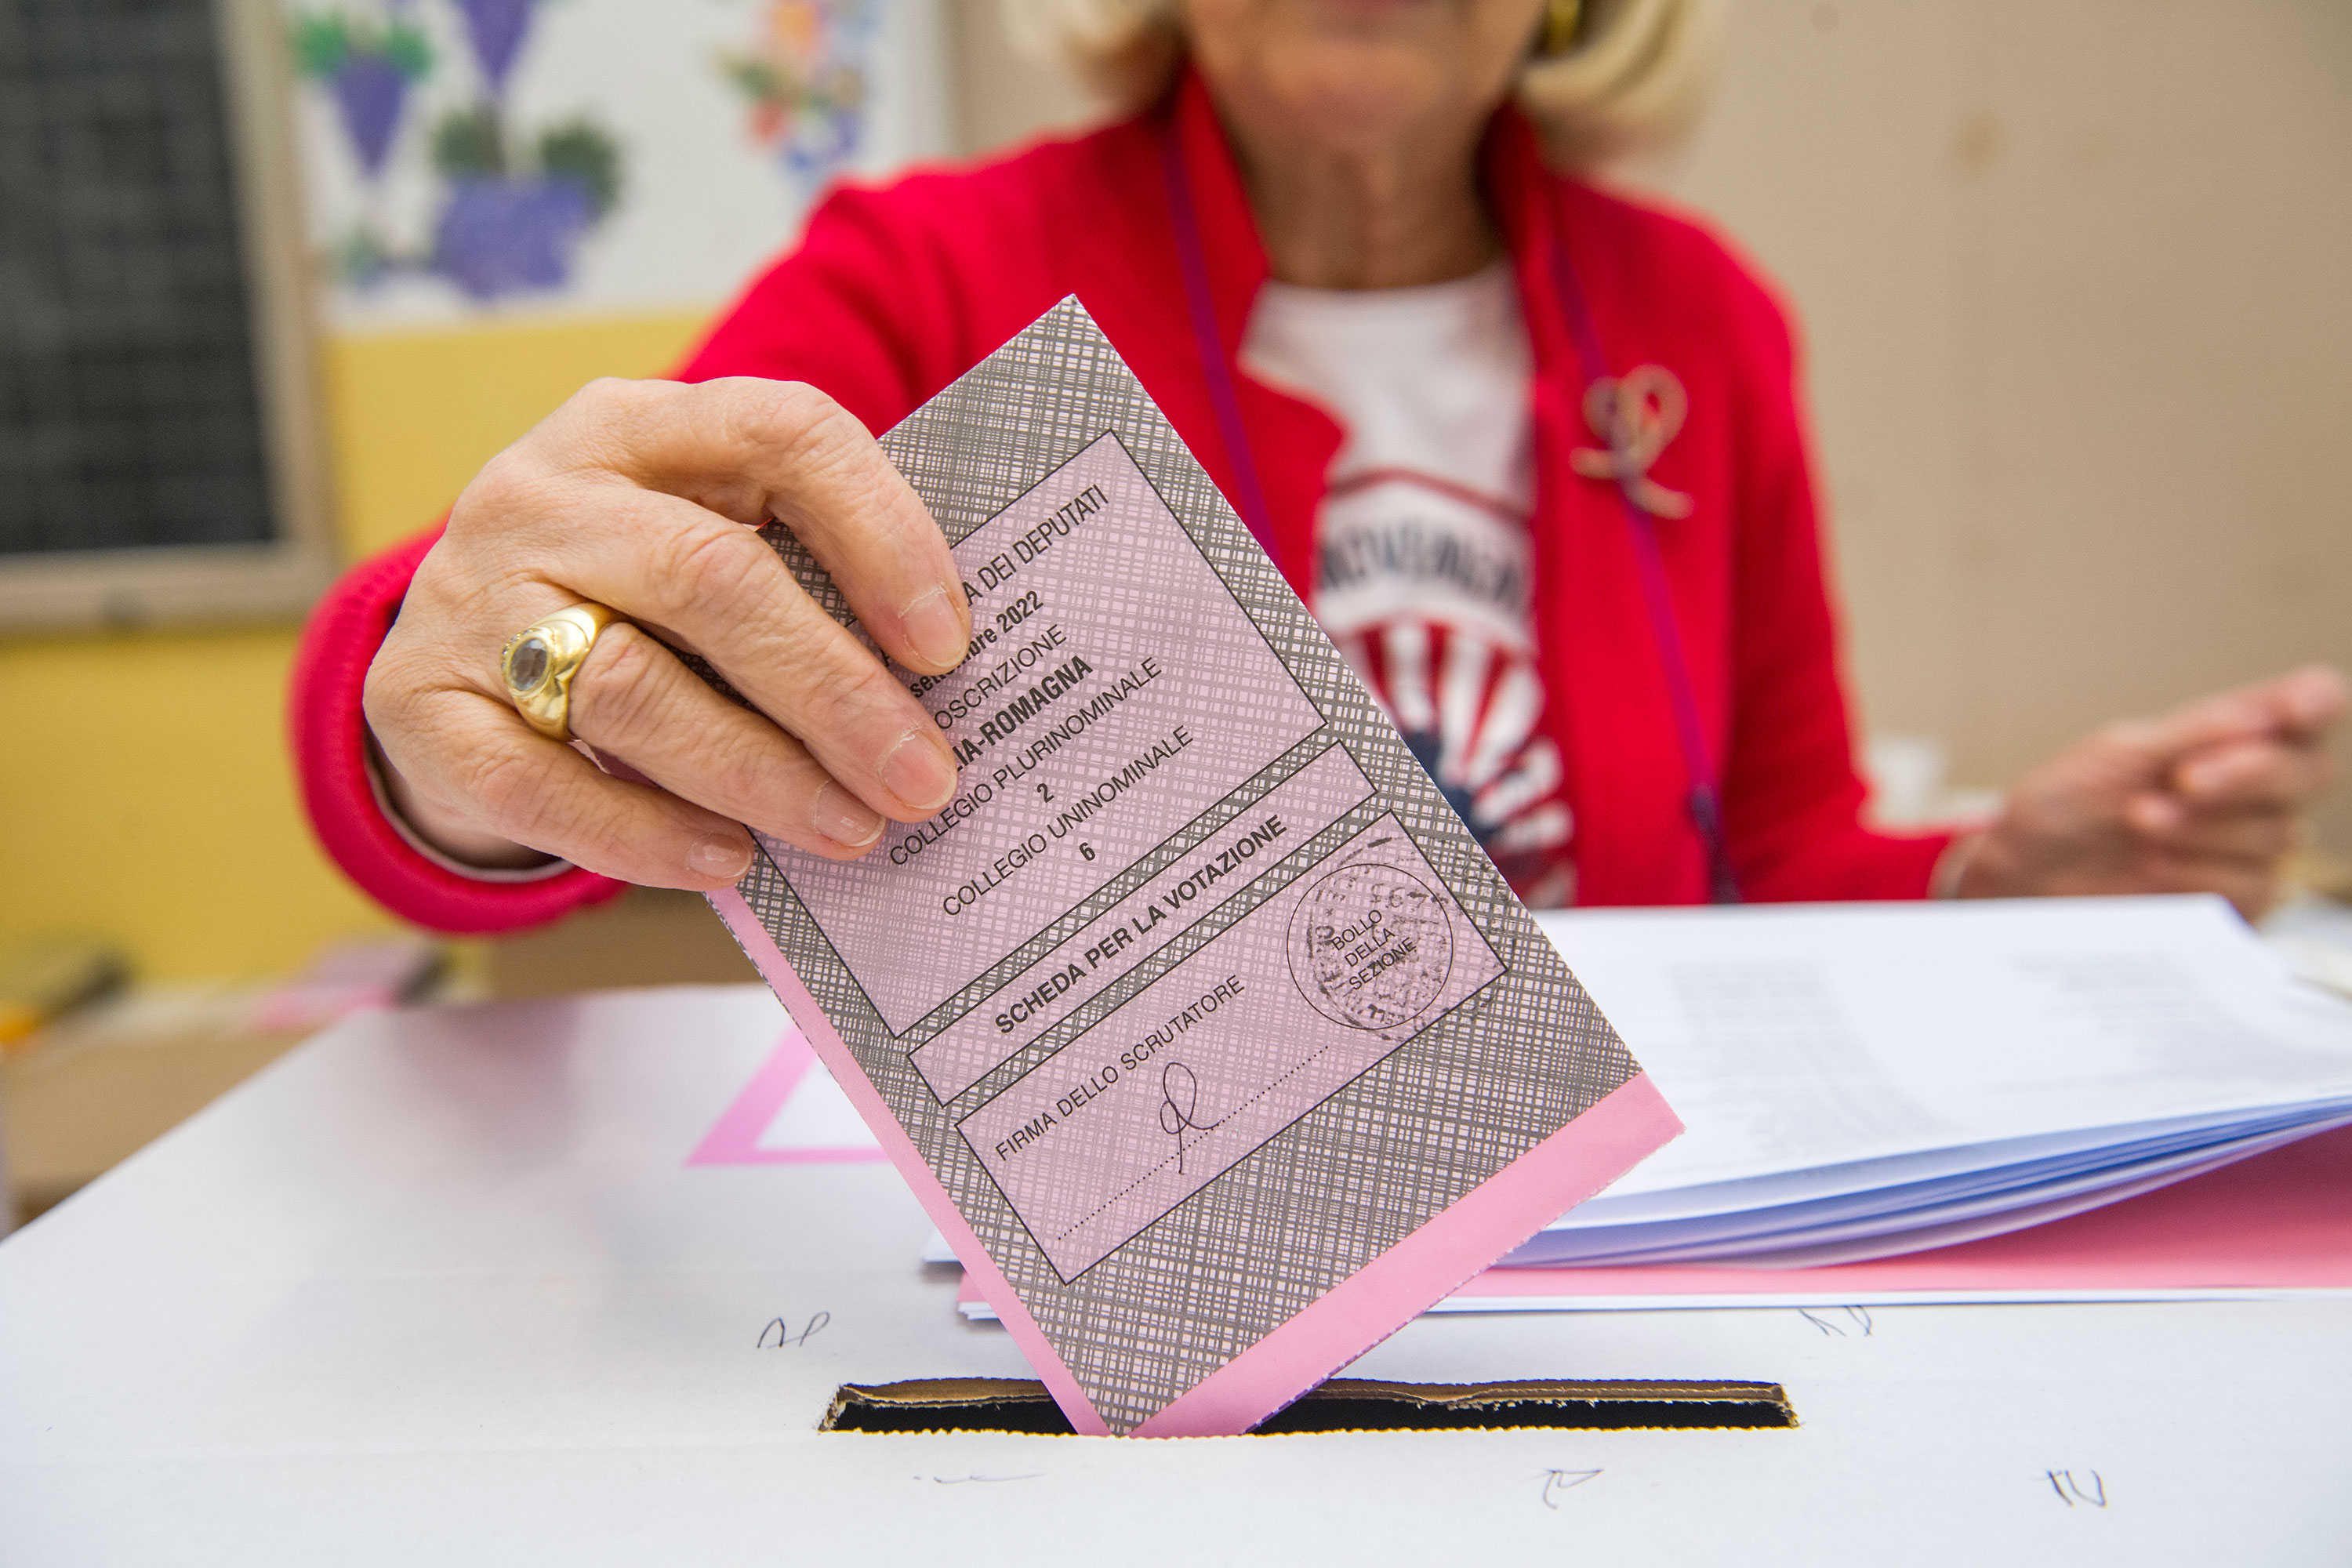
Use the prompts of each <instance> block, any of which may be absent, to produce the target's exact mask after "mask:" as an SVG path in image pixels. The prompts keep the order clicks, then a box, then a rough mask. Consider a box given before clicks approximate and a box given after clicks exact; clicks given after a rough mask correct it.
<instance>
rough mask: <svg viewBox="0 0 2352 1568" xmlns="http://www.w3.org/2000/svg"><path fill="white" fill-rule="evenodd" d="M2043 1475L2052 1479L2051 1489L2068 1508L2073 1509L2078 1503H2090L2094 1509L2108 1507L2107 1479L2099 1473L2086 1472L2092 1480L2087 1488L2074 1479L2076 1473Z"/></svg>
mask: <svg viewBox="0 0 2352 1568" xmlns="http://www.w3.org/2000/svg"><path fill="white" fill-rule="evenodd" d="M2042 1473H2043V1474H2044V1475H2047V1476H2048V1477H2049V1478H2050V1489H2051V1490H2052V1491H2053V1492H2056V1493H2057V1494H2058V1500H2059V1501H2060V1502H2063V1503H2064V1504H2065V1505H2066V1506H2067V1507H2068V1508H2073V1507H2074V1506H2075V1505H2076V1504H2077V1503H2088V1504H2089V1505H2090V1506H2091V1507H2093V1508H2105V1507H2106V1506H2107V1483H2106V1479H2105V1477H2103V1476H2101V1475H2100V1474H2099V1472H2098V1471H2096V1470H2085V1471H2084V1474H2085V1475H2087V1476H2089V1477H2090V1478H2091V1482H2090V1485H2089V1486H2087V1487H2086V1486H2084V1484H2083V1483H2082V1482H2081V1481H2078V1480H2076V1479H2074V1471H2072V1470H2045V1471H2043V1472H2042Z"/></svg>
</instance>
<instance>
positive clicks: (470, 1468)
mask: <svg viewBox="0 0 2352 1568" xmlns="http://www.w3.org/2000/svg"><path fill="white" fill-rule="evenodd" d="M781 1026H782V1013H781V1011H780V1010H779V1009H778V1008H777V1006H776V1005H775V1004H774V1002H773V1001H772V999H770V998H769V997H768V996H767V995H766V994H765V993H763V992H760V991H757V990H735V989H708V990H678V991H667V992H639V993H630V994H613V995H608V996H603V997H593V998H584V999H580V1000H576V1001H569V1002H560V1003H541V1004H530V1005H509V1006H502V1007H483V1008H472V1009H452V1010H442V1011H433V1010H426V1011H415V1012H409V1013H404V1014H393V1015H378V1016H370V1017H365V1018H362V1019H358V1020H355V1021H353V1022H352V1023H350V1024H347V1025H345V1026H342V1027H341V1028H340V1029H338V1030H336V1031H334V1032H332V1033H331V1034H330V1035H327V1036H325V1037H321V1038H320V1039H319V1040H318V1041H316V1042H314V1043H313V1044H311V1045H310V1046H308V1047H304V1048H303V1049H301V1050H299V1051H298V1052H296V1053H295V1054H294V1055H292V1056H291V1057H289V1058H287V1059H286V1060H285V1061H283V1062H281V1063H280V1064H279V1065H278V1066H277V1067H276V1068H272V1069H271V1070H269V1071H268V1073H266V1074H264V1075H263V1076H262V1077H261V1078H259V1079H257V1080H255V1081H254V1082H253V1083H251V1084H250V1085H248V1086H247V1087H246V1088H245V1089H240V1090H239V1091H237V1092H236V1094H234V1095H231V1096H230V1097H229V1098H227V1099H226V1100H223V1101H221V1102H220V1103H219V1104H217V1105H215V1107H214V1108H213V1109H211V1110H208V1111H206V1112H205V1114H203V1115H202V1116H199V1117H197V1118H196V1119H195V1120H194V1121H191V1122H190V1123H188V1124H187V1125H186V1126H184V1127H183V1128H181V1129H180V1130H179V1131H175V1132H173V1134H171V1135H170V1136H168V1137H166V1138H164V1139H163V1140H162V1141H161V1142H158V1143H157V1144H155V1145H154V1146H153V1147H152V1148H150V1149H149V1150H147V1151H146V1152H143V1153H142V1154H141V1155H139V1156H138V1157H137V1158H136V1159H134V1160H132V1161H131V1162H130V1163H127V1164H126V1165H124V1166H123V1167H121V1169H120V1170H118V1171H117V1172H115V1173H113V1174H111V1175H110V1176H108V1177H107V1178H106V1179H104V1180H103V1181H101V1182H100V1183H98V1184H95V1185H94V1186H92V1187H91V1188H89V1190H88V1191H86V1192H85V1193H83V1194H80V1195H79V1196H78V1197H76V1198H74V1199H73V1200H71V1201H70V1202H68V1203H67V1204H65V1205H62V1206H61V1207H60V1208H58V1209H57V1210H55V1211H53V1212H52V1213H51V1214H49V1215H47V1216H46V1217H44V1218H43V1219H41V1220H39V1221H37V1223H35V1224H34V1225H32V1226H27V1227H26V1229H25V1230H23V1231H21V1232H19V1233H18V1234H17V1235H16V1237H12V1238H11V1239H9V1240H8V1241H6V1242H5V1243H0V1563H5V1564H10V1565H14V1564H20V1563H22V1564H49V1563H173V1564H199V1563H236V1564H240V1565H244V1564H257V1563H320V1564H341V1563H423V1562H430V1563H499V1564H520V1563H565V1564H594V1563H697V1564H730V1563H762V1564H766V1563H820V1562H827V1561H836V1560H837V1561H841V1562H845V1563H898V1562H913V1561H917V1560H919V1559H920V1560H926V1561H932V1560H935V1561H939V1562H943V1563H952V1564H954V1565H956V1568H968V1565H979V1564H994V1563H1005V1564H1021V1565H1024V1568H1035V1565H1038V1564H1047V1563H1082V1562H1084V1563H1092V1562H1096V1561H1097V1560H1099V1561H1100V1562H1101V1563H1103V1564H1104V1568H1112V1565H1117V1568H1126V1565H1127V1564H1133V1563H1185V1564H1202V1563H1227V1562H1296V1563H1408V1562H1410V1563H1470V1562H1484V1561H1493V1562H1509V1563H1519V1562H1544V1563H1574V1562H1587V1561H1601V1560H1607V1561H1613V1562H1620V1563H1623V1562H1644V1563H1675V1564H1682V1563H1738V1564H1742V1565H1746V1568H1752V1565H1754V1564H1759V1563H1809V1564H1811V1563H2001V1564H2016V1563H2135V1564H2142V1563H2232V1564H2235V1563H2330V1564H2341V1563H2346V1562H2352V1302H2345V1301H2340V1300H2338V1301H2304V1302H2264V1303H2226V1304H2224V1303H2214V1304H2195V1305H2191V1304H2167V1305H2138V1306H2120V1307H2118V1306H2059V1307H2018V1306H2001V1307H1969V1308H1957V1307H1911V1308H1880V1309H1876V1310H1874V1311H1872V1312H1870V1313H1868V1314H1866V1315H1865V1314H1861V1313H1843V1312H1836V1311H1826V1312H1825V1311H1819V1310H1817V1311H1814V1312H1812V1313H1811V1314H1807V1313H1801V1312H1798V1311H1794V1310H1748V1311H1740V1310H1723V1311H1669V1312H1606V1313H1585V1314H1575V1315H1548V1316H1541V1317H1448V1318H1435V1319H1423V1320H1422V1321H1419V1322H1416V1323H1415V1324H1413V1325H1412V1326H1411V1327H1410V1328H1408V1329H1407V1330H1405V1331H1403V1332H1402V1333H1401V1334H1399V1335H1397V1336H1396V1337H1395V1338H1394V1339H1393V1340H1391V1341H1390V1342H1388V1343H1387V1344H1385V1345H1382V1346H1381V1347H1380V1348H1379V1349H1378V1350H1376V1351H1375V1352H1372V1354H1371V1355H1370V1356H1369V1357H1367V1358H1366V1359H1365V1360H1364V1361H1363V1362H1361V1363H1359V1364H1358V1366H1357V1368H1356V1369H1354V1370H1355V1371H1356V1372H1357V1373H1359V1374H1360V1375H1365V1376H1377V1377H1386V1378H1400V1379H1407V1380H1418V1381H1430V1382H1462V1381H1471V1380H1478V1379H1486V1378H1510V1377H1535V1376H1558V1377H1596V1378H1619V1377H1665V1378H1717V1377H1721V1378H1754V1379H1767V1380H1771V1381H1776V1382H1779V1383H1781V1384H1785V1385H1786V1386H1787V1389H1788V1391H1789V1394H1790V1399H1791V1401H1792V1402H1793V1404H1794V1405H1795V1407H1796V1410H1797V1413H1798V1415H1799V1417H1800V1418H1801V1421H1802V1423H1803V1425H1802V1426H1801V1427H1800V1428H1799V1429H1796V1430H1793V1431H1726V1432H1705V1431H1664V1432H1498V1433H1432V1434H1345V1435H1333V1436H1302V1437H1282V1438H1251V1437H1244V1438H1219V1439H1194V1440H1181V1441H1160V1442H1152V1441H1133V1440H1125V1441H1123V1440H1119V1439H1115V1438H1114V1439H1097V1438H1075V1437H1018V1436H979V1435H948V1436H875V1435H868V1434H851V1433H836V1434H821V1433H819V1432H817V1431H816V1430H815V1427H816V1424H817V1421H818V1419H819V1418H820V1416H821V1415H822V1414H823V1412H824V1407H825V1405H826V1403H827V1401H828V1400H829V1398H830V1397H831V1395H832V1393H833V1390H834V1389H835V1386H836V1385H837V1384H841V1383H843V1382H861V1383H870V1382H882V1381H887V1380H890V1379H895V1378H906V1377H935V1376H947V1375H999V1376H1023V1375H1026V1369H1025V1367H1024V1364H1023V1363H1022V1360H1021V1357H1020V1355H1019V1354H1018V1352H1016V1351H1015V1350H1014V1349H1013V1344H1012V1342H1010V1340H1009V1339H1007V1338H1006V1336H1005V1335H1004V1334H1003V1331H1000V1330H998V1329H996V1328H993V1327H991V1326H982V1325H971V1324H967V1323H965V1322H963V1321H961V1319H960V1318H959V1317H958V1315H957V1313H956V1312H955V1310H954V1306H953V1301H954V1295H955V1289H956V1281H955V1279H954V1278H953V1276H952V1275H951V1273H950V1272H948V1271H942V1270H937V1269H933V1270H929V1271H927V1270H925V1269H924V1268H922V1267H921V1266H920V1265H919V1264H918V1263H917V1261H916V1253H917V1251H918V1249H919V1247H920V1245H921V1243H922V1241H923V1238H924V1236H925V1234H926V1233H927V1231H928V1229H929V1226H928V1225H927V1223H926V1222H925V1220H924V1218H923V1216H922V1215H921V1213H920V1211H919V1209H918V1208H917V1207H916V1205H915V1204H914V1202H913V1200H912V1199H911V1198H910V1197H909V1196H908V1194H907V1192H906V1190H905V1188H904V1187H903V1185H902V1184H900V1183H899V1181H898V1177H897V1175H896V1174H895V1173H892V1171H891V1170H890V1169H889V1168H888V1167H887V1165H881V1164H844V1165H763V1166H727V1167H709V1166H702V1167H694V1168H688V1167H686V1166H685V1165H684V1163H683V1162H684V1160H685V1158H686V1156H687V1154H688V1152H690V1151H691V1150H692V1149H693V1148H694V1147H695V1146H696V1144H697V1142H698V1141H699V1139H700V1138H701V1136H702V1134H703V1133H704V1132H705V1131H707V1130H708V1129H709V1126H710V1124H711V1122H712V1121H714V1120H715V1119H716V1118H717V1117H718V1115H719V1112H720V1111H721V1110H723V1109H725V1107H726V1106H727V1105H728V1104H729V1103H730V1101H731V1100H733V1099H734V1097H735V1095H736V1093H737V1092H738V1091H739V1090H740V1089H741V1088H742V1087H743V1085H744V1083H745V1082H746V1080H747V1079H749V1078H750V1077H751V1074H752V1072H753V1071H754V1069H755V1068H757V1067H758V1066H759V1064H760V1063H761V1061H763V1060H764V1059H765V1058H766V1057H767V1055H768V1053H769V1051H770V1049H771V1048H772V1046H773V1043H774V1041H775V1038H776V1036H777V1034H778V1032H779V1030H780V1028H781ZM821 1312H822V1313H827V1314H830V1316H829V1318H828V1319H827V1321H825V1322H824V1326H823V1327H822V1328H820V1329H819V1330H818V1331H816V1332H814V1334H811V1335H808V1336H807V1337H806V1339H805V1342H803V1343H800V1344H796V1345H793V1346H789V1347H786V1348H782V1349H778V1348H775V1346H774V1343H773V1342H774V1339H775V1335H774V1334H773V1333H772V1332H771V1333H770V1334H769V1336H768V1338H769V1348H766V1349H759V1348H755V1344H756V1342H757V1341H758V1339H759V1337H760V1335H761V1331H762V1329H764V1328H765V1327H766V1326H767V1325H768V1324H769V1323H770V1322H771V1321H772V1320H775V1319H777V1318H780V1317H781V1318H783V1319H786V1320H788V1321H791V1322H793V1324H794V1325H795V1327H796V1328H797V1327H799V1326H800V1325H803V1324H805V1323H806V1322H807V1321H809V1320H810V1319H811V1318H813V1317H814V1316H815V1315H816V1314H818V1313H821ZM1586 1471H1597V1472H1598V1473H1597V1474H1595V1475H1593V1476H1592V1477H1591V1479H1587V1480H1584V1481H1583V1482H1582V1483H1581V1484H1578V1485H1575V1486H1572V1487H1570V1486H1565V1485H1564V1484H1563V1478H1569V1477H1573V1476H1575V1475H1577V1474H1579V1473H1581V1472H1586ZM2053 1472H2060V1473H2061V1479H2060V1480H2059V1481H2057V1482H2055V1483H2053ZM2066 1475H2071V1476H2072V1478H2073V1479H2074V1490H2075V1492H2076V1493H2078V1494H2080V1495H2079V1496H2078V1497H2077V1498H2075V1499H2074V1500H2070V1499H2069V1498H2068V1497H2067V1496H2066V1495H2064V1492H2065V1488H2064V1485H2063V1479H2064V1477H2065V1476H2066ZM2094 1476H2095V1478H2096V1479H2094ZM2101 1493H2103V1494H2104V1496H2105V1506H2104V1507H2101V1506H2097V1505H2096V1504H2095V1502H2094V1501H2091V1500H2085V1499H2089V1498H2095V1497H2096V1496H2097V1495H2100V1494H2101Z"/></svg>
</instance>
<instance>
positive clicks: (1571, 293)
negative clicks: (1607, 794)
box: [1160, 117, 1739, 904]
mask: <svg viewBox="0 0 2352 1568" xmlns="http://www.w3.org/2000/svg"><path fill="white" fill-rule="evenodd" d="M1160 173H1161V174H1162V175H1163V176H1164V177H1165V178H1166V180H1167V184H1168V205H1169V211H1170V215H1171V217H1172V218H1173V220H1174V225H1175V230H1176V258H1177V263H1178V265H1179V267H1180V268H1181V270H1182V272H1183V275H1184V296H1185V302H1186V304H1187V306H1188V307H1189V309H1190V313H1191V317H1192V342H1193V346H1194V348H1195V349H1196V350H1197V351H1198V352H1199V354H1200V358H1201V370H1202V374H1203V375H1204V376H1205V377H1206V378H1207V380H1208V384H1209V403H1210V405H1211V407H1212V408H1213V409H1214V410H1215V413H1216V416H1217V429H1218V434H1219V435H1220V436H1221V437H1223V440H1224V444H1225V456H1226V458H1228V459H1229V460H1230V461H1231V462H1232V464H1233V468H1234V487H1235V488H1236V489H1239V490H1240V491H1241V494H1240V495H1239V496H1237V497H1236V498H1234V499H1235V500H1237V501H1238V502H1239V503H1240V504H1239V508H1238V510H1240V512H1241V514H1242V521H1244V522H1245V523H1247V524H1248V525H1249V531H1250V532H1251V533H1253V534H1255V535H1256V537H1257V542H1258V543H1259V544H1260V545H1262V546H1264V547H1265V552H1266V553H1267V554H1269V555H1272V554H1273V553H1274V531H1273V527H1272V522H1271V519H1270V518H1269V516H1268V514H1267V511H1266V506H1265V491H1264V490H1263V489H1260V488H1259V485H1258V478H1257V463H1256V460H1255V457H1254V456H1253V454H1252V452H1251V450H1250V443H1249V432H1248V430H1247V429H1246V428H1244V426H1243V424H1242V408H1241V399H1240V397H1239V396H1238V395H1236V394H1235V392H1234V376H1233V369H1232V367H1231V366H1230V365H1228V364H1227V363H1225V347H1224V342H1223V339H1222V338H1221V337H1220V336H1219V335H1218V332H1217V315H1216V307H1215V302H1214V300H1213V296H1212V294H1211V292H1210V289H1209V261H1208V256H1207V254H1206V252H1205V250H1204V249H1203V247H1202V240H1201V225H1200V218H1199V216H1198V214H1197V213H1196V212H1195V211H1194V210H1193V206H1192V185H1191V183H1190V182H1189V181H1188V180H1187V179H1186V177H1185V173H1184V156H1183V150H1182V148H1181V146H1179V145H1178V143H1177V140H1176V126H1175V121H1174V120H1173V118H1172V117H1171V118H1169V119H1165V120H1162V121H1160ZM1551 239H1552V245H1551V258H1552V275H1553V281H1554V284H1555V286H1556V287H1557V288H1558V289H1559V295H1560V300H1561V303H1562V305H1563V307H1564V308H1565V310H1567V313H1568V324H1569V333H1570V336H1571V337H1573V338H1574V339H1575V340H1576V352H1577V357H1578V358H1579V360H1580V361H1581V362H1582V364H1583V368H1584V377H1585V382H1586V384H1588V385H1590V384H1591V383H1593V382H1595V381H1599V380H1601V379H1602V378H1604V377H1606V376H1607V374H1608V366H1607V362H1606V361H1604V360H1603V359H1602V358H1601V348H1600V342H1599V338H1598V337H1597V335H1596V334H1595V333H1594V331H1593V330H1592V321H1591V317H1590V316H1589V315H1588V314H1587V313H1586V311H1585V307H1584V294H1583V291H1582V290H1581V289H1580V288H1579V287H1578V285H1577V280H1576V274H1575V271H1574V270H1573V269H1572V268H1570V266H1569V261H1568V251H1567V245H1566V240H1565V237H1564V236H1562V235H1561V234H1560V233H1559V230H1558V228H1557V227H1555V229H1554V231H1553V233H1552V236H1551ZM1618 499H1619V500H1620V501H1621V502H1622V506H1623V510H1624V514H1625V520H1626V521H1627V523H1628V525H1629V526H1630V527H1631V528H1632V529H1633V554H1634V558H1635V560H1636V561H1637V562H1638V563H1639V568H1640V574H1641V578H1642V596H1643V601H1644V602H1645V603H1646V605H1647V606H1648V609H1649V619H1650V633H1651V636H1652V637H1654V638H1655V639H1656V642H1657V645H1658V658H1659V662H1660V663H1661V664H1663V665H1664V668H1665V675H1666V692H1667V697H1668V700H1670V701H1671V702H1672V703H1673V705H1674V710H1675V735H1676V737H1677V739H1678V740H1679V742H1681V748H1682V753H1683V765H1684V767H1685V769H1686V770H1687V771H1688V773H1689V774H1690V780H1691V785H1690V797H1689V807H1690V816H1691V823H1692V825H1693V826H1696V828H1697V829H1698V835H1699V838H1700V840H1701V841H1702V842H1703V843H1704V844H1705V846H1706V858H1707V872H1708V879H1709V883H1710V887H1709V892H1710V894H1711V896H1712V897H1713V899H1714V900H1715V901H1716V902H1717V903H1719V904H1736V903H1738V902H1739V884H1738V879H1736V878H1735V877H1734V876H1733V875H1732V871H1731V859H1730V857H1729V856H1728V855H1727V853H1726V852H1725V849H1724V839H1723V813H1722V809H1721V805H1720V798H1719V796H1718V795H1717V789H1716V784H1715V772H1714V769H1713V768H1712V767H1711V766H1710V764H1709V763H1708V761H1707V755H1706V733H1705V730H1704V728H1703V727H1702V725H1701V724H1700V722H1699V713H1698V697H1697V694H1696V690H1695V689H1693V687H1692V685H1691V679H1690V666H1689V664H1688V662H1687V661H1686V660H1685V658H1684V656H1683V643H1682V634H1681V631H1680V629H1679V628H1678V627H1677V626H1676V624H1675V606H1674V601H1673V599H1672V597H1671V596H1670V595H1668V593H1667V589H1666V568H1665V562H1664V558H1663V557H1662V556H1661V555H1660V553H1659V551H1658V536H1657V533H1656V531H1655V528H1656V524H1655V521H1654V520H1653V519H1652V518H1651V516H1650V514H1649V513H1648V512H1646V511H1644V510H1642V508H1641V506H1640V505H1639V504H1637V503H1636V502H1635V500H1634V499H1633V489H1632V476H1630V475H1624V476H1621V478H1620V479H1619V483H1618Z"/></svg>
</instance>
